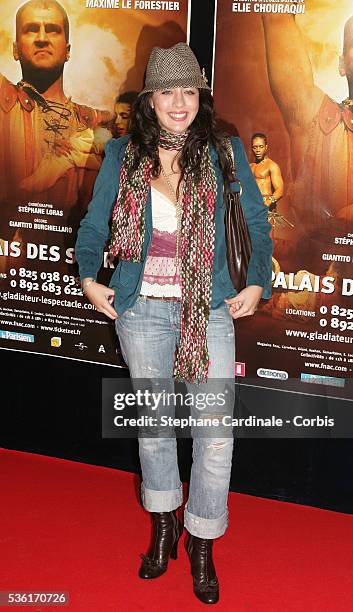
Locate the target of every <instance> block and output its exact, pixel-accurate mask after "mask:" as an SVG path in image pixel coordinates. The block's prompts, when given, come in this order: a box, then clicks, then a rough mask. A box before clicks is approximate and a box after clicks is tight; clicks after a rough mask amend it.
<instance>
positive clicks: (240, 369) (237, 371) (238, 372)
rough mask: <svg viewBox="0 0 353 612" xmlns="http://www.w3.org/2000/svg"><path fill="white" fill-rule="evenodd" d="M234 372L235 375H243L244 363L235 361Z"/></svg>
mask: <svg viewBox="0 0 353 612" xmlns="http://www.w3.org/2000/svg"><path fill="white" fill-rule="evenodd" d="M234 374H235V376H245V363H243V362H242V361H236V362H235V363H234Z"/></svg>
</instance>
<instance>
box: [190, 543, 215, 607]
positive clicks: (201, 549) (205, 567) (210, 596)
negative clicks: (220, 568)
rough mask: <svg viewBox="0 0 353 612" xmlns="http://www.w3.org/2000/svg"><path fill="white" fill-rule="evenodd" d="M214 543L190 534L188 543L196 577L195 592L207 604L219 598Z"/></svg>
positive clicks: (192, 567) (192, 568) (193, 572)
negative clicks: (213, 553)
mask: <svg viewBox="0 0 353 612" xmlns="http://www.w3.org/2000/svg"><path fill="white" fill-rule="evenodd" d="M212 544H213V540H205V539H203V538H197V537H196V536H193V535H190V538H189V541H188V545H187V551H188V554H189V557H190V561H191V573H192V575H193V579H194V593H195V595H196V597H197V598H198V599H199V600H200V601H202V603H206V604H215V603H217V601H218V600H219V585H218V579H217V576H216V570H215V566H214V564H213V559H212Z"/></svg>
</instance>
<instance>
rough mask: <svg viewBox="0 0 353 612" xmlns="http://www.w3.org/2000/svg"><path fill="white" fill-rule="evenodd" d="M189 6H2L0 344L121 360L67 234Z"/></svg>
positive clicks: (72, 0) (10, 2)
mask: <svg viewBox="0 0 353 612" xmlns="http://www.w3.org/2000/svg"><path fill="white" fill-rule="evenodd" d="M188 4H189V2H188V0H181V1H179V2H163V3H158V7H157V5H156V3H147V2H132V3H131V2H129V3H126V2H124V3H122V2H109V3H108V2H105V1H104V0H103V1H102V2H94V1H90V0H87V1H86V0H85V1H79V0H63V1H61V0H60V2H59V1H56V0H29V1H28V2H20V1H19V2H17V1H14V0H3V1H2V2H1V6H0V16H1V26H0V28H1V63H0V206H1V218H0V298H1V299H0V347H1V348H3V349H10V350H25V351H33V352H37V353H42V354H52V355H58V356H62V357H63V356H64V357H71V358H75V359H82V360H89V361H93V362H100V363H107V364H112V365H116V364H119V363H121V358H120V356H119V351H118V349H117V346H116V339H115V334H114V330H113V327H112V325H110V324H109V322H108V321H107V320H106V318H105V317H104V316H102V315H101V314H99V313H98V312H96V311H95V310H94V308H93V306H92V305H91V304H89V303H88V301H87V300H86V298H85V297H84V296H83V295H82V291H81V289H80V285H79V284H78V282H77V281H78V279H77V275H78V271H77V267H76V264H75V261H74V244H75V239H76V232H77V229H78V226H79V223H80V220H81V218H82V217H83V215H84V213H85V211H86V208H87V205H88V203H89V201H90V198H91V194H92V189H93V185H94V181H95V178H96V176H97V173H98V171H99V168H100V165H101V162H102V159H103V156H104V147H105V144H106V142H107V141H108V140H109V139H110V138H112V137H116V138H117V137H119V136H121V135H123V134H125V133H126V131H127V129H128V119H129V113H130V111H131V105H132V104H133V102H134V100H135V99H136V96H137V93H138V91H139V90H140V89H141V87H142V84H143V72H144V67H145V65H146V61H147V58H148V56H149V53H150V51H151V49H152V47H154V46H162V47H168V46H171V45H173V44H175V43H177V42H179V41H185V40H186V38H187V27H188ZM157 9H158V10H157ZM113 266H114V262H112V261H110V260H109V258H108V257H106V258H105V260H104V264H103V266H102V270H101V276H100V278H101V282H105V283H108V282H109V278H110V274H111V269H112V267H113Z"/></svg>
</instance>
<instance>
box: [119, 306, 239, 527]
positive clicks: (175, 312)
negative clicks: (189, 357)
mask: <svg viewBox="0 0 353 612" xmlns="http://www.w3.org/2000/svg"><path fill="white" fill-rule="evenodd" d="M180 305H181V304H180V302H173V301H162V300H152V299H148V298H146V297H145V296H139V298H138V299H137V301H136V302H135V304H134V306H133V307H132V308H131V309H130V310H126V311H125V312H124V313H123V314H122V315H119V317H118V319H117V320H116V331H117V334H118V336H119V341H120V346H121V351H122V354H123V357H124V359H125V361H126V363H127V365H128V366H129V370H130V376H131V379H132V383H133V385H134V379H147V378H148V379H150V380H153V378H157V379H163V383H164V389H165V390H166V391H174V381H173V378H172V373H173V362H174V354H175V349H176V345H177V343H178V341H179V338H180V326H179V321H180ZM207 342H208V350H209V356H210V366H209V376H208V381H207V382H206V383H201V384H199V385H197V384H190V383H188V384H187V385H186V387H187V392H188V394H193V396H196V394H200V393H209V394H214V393H215V394H217V393H218V392H219V391H223V392H225V395H226V397H227V401H226V402H225V405H223V406H220V405H218V406H217V405H213V406H211V405H207V407H206V408H204V409H203V410H202V411H201V410H200V409H198V407H197V403H196V402H195V403H194V404H193V405H190V416H191V417H195V418H196V419H199V418H200V417H204V418H206V417H209V418H211V417H212V418H214V419H216V420H217V419H219V423H220V424H219V426H218V427H216V428H215V429H212V432H214V431H215V433H212V436H211V437H207V435H208V432H209V430H207V432H206V433H205V432H204V433H201V434H200V428H198V432H197V433H195V431H194V429H193V428H191V433H192V437H193V463H192V468H191V477H190V487H189V498H188V501H187V504H186V506H185V513H184V524H185V527H186V529H187V530H188V531H189V533H191V534H192V535H194V536H197V537H200V538H207V539H213V538H217V537H219V536H221V535H223V533H224V532H225V530H226V528H227V524H228V508H227V500H228V491H229V480H230V472H231V465H232V455H233V435H232V428H231V427H230V426H229V424H228V426H223V425H222V422H223V421H222V417H223V416H224V415H227V418H228V423H229V422H230V419H231V417H232V415H233V408H234V361H235V346H234V328H233V322H232V318H231V315H230V313H229V307H228V305H227V304H226V303H224V304H222V305H221V306H220V307H219V308H217V309H212V310H211V311H210V318H209V325H208V333H207ZM217 379H218V380H217ZM166 381H167V385H166V384H165V383H166ZM166 386H167V388H166ZM199 397H200V396H199ZM211 403H212V402H211ZM168 409H169V410H170V415H171V416H174V410H173V407H169V408H168ZM206 413H207V414H206ZM201 430H202V428H201ZM147 436H148V433H147ZM139 456H140V463H141V471H142V484H141V496H142V502H143V506H144V508H145V509H146V510H148V511H149V512H169V511H171V510H175V509H176V508H177V507H178V506H180V505H181V504H182V485H181V481H180V476H179V469H178V459H177V444H176V437H175V433H174V435H173V431H168V427H164V428H163V431H162V432H159V434H158V435H157V436H156V435H154V434H153V435H152V434H151V437H146V432H145V433H144V436H141V435H140V434H139Z"/></svg>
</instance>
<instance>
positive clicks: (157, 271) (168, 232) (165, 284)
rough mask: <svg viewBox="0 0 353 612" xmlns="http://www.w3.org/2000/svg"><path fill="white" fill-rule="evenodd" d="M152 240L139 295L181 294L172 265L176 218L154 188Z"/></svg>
mask: <svg viewBox="0 0 353 612" xmlns="http://www.w3.org/2000/svg"><path fill="white" fill-rule="evenodd" d="M151 193H152V225H153V232H152V242H151V245H150V249H149V252H148V256H147V261H146V265H145V270H144V275H143V279H142V285H141V291H140V293H141V294H142V295H153V296H155V297H162V296H163V297H181V287H180V276H179V269H177V268H176V266H175V249H176V231H177V218H176V208H175V206H174V204H173V203H172V202H171V200H169V198H167V197H166V196H165V195H163V194H162V193H160V192H159V191H158V190H157V189H155V188H154V187H151Z"/></svg>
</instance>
